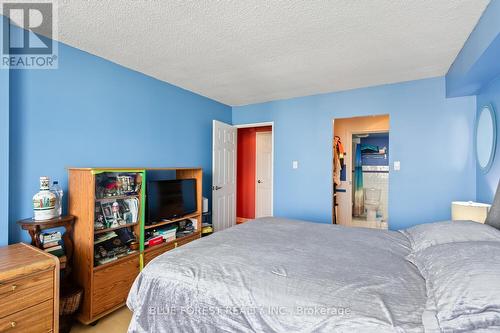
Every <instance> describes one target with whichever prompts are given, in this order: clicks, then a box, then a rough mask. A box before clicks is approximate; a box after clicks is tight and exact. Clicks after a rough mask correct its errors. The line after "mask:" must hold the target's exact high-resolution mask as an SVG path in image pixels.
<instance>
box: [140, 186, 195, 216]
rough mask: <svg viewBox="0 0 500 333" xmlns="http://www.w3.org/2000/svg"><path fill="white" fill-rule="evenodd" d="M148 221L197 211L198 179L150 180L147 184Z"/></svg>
mask: <svg viewBox="0 0 500 333" xmlns="http://www.w3.org/2000/svg"><path fill="white" fill-rule="evenodd" d="M146 191H147V197H146V202H147V209H148V223H149V224H151V223H157V222H160V221H162V220H171V219H175V218H180V217H182V216H184V215H187V214H191V213H194V212H196V210H197V208H198V207H197V203H196V179H175V180H159V181H150V182H148V184H147V190H146Z"/></svg>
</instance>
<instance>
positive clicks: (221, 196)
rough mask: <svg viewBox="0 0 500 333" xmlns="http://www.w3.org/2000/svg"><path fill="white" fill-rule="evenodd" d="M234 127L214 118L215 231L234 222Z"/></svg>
mask: <svg viewBox="0 0 500 333" xmlns="http://www.w3.org/2000/svg"><path fill="white" fill-rule="evenodd" d="M236 135H237V130H236V128H235V127H233V126H231V125H228V124H225V123H222V122H220V121H217V120H214V123H213V149H212V151H213V155H212V173H213V176H212V223H213V227H214V230H215V231H221V230H224V229H226V228H229V227H232V226H233V225H235V224H236Z"/></svg>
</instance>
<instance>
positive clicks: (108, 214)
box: [101, 202, 114, 226]
mask: <svg viewBox="0 0 500 333" xmlns="http://www.w3.org/2000/svg"><path fill="white" fill-rule="evenodd" d="M101 210H102V215H104V219H105V220H106V224H107V225H108V226H109V225H111V224H112V223H113V221H114V217H113V203H112V202H101Z"/></svg>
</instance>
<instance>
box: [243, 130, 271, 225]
mask: <svg viewBox="0 0 500 333" xmlns="http://www.w3.org/2000/svg"><path fill="white" fill-rule="evenodd" d="M237 147H238V149H237V163H236V164H237V168H236V170H237V171H236V174H237V177H236V198H237V200H236V223H243V222H246V221H248V220H252V219H255V218H259V217H266V216H272V215H273V208H272V206H273V205H272V201H273V127H272V125H259V126H253V125H244V126H242V127H240V126H238V140H237Z"/></svg>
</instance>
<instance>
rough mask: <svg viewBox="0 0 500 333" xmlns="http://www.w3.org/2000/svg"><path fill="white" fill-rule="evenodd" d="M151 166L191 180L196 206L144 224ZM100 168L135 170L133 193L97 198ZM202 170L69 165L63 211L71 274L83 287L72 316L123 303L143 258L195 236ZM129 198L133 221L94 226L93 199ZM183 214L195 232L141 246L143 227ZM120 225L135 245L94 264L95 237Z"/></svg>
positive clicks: (91, 316)
mask: <svg viewBox="0 0 500 333" xmlns="http://www.w3.org/2000/svg"><path fill="white" fill-rule="evenodd" d="M152 171H172V173H171V174H173V177H174V178H175V179H192V178H194V179H196V190H197V198H196V199H197V211H196V212H194V213H193V214H189V215H187V216H185V217H183V218H179V219H174V220H171V221H165V222H161V223H157V224H154V225H148V226H145V207H146V205H145V204H146V199H147V198H146V178H147V174H148V172H152ZM105 173H110V174H136V182H139V183H140V184H141V185H140V191H139V193H136V194H131V195H113V196H108V197H103V198H97V196H96V177H98V175H102V174H105ZM202 173H203V172H202V169H201V168H70V169H69V181H68V184H69V186H68V187H69V191H68V192H69V193H68V204H69V213H70V214H71V215H74V216H75V218H76V221H75V225H74V256H73V258H74V259H73V266H74V268H73V279H74V280H75V282H76V283H77V284H79V285H80V286H82V287H83V289H84V295H83V302H82V305H81V307H80V312H79V313H78V315H77V319H78V320H79V321H80V322H82V323H84V324H90V323H92V322H95V321H96V320H98V319H99V318H101V317H103V316H105V315H107V314H109V313H110V312H112V311H114V310H116V309H118V308H120V307H121V306H123V305H124V304H125V302H126V299H127V295H128V293H129V291H130V287H131V286H132V283H133V282H134V280H135V278H136V277H137V275H138V274H139V272H140V270H141V269H142V268H143V267H144V266H145V265H146V264H147V263H148V262H149V261H151V260H152V259H153V258H155V257H157V256H159V255H161V254H163V253H165V252H166V251H170V250H172V249H175V248H176V247H178V246H182V245H184V244H187V243H189V242H191V241H193V240H195V239H198V238H200V236H201V224H202ZM169 174H170V173H169ZM99 177H100V176H99ZM134 197H135V198H137V199H138V200H139V214H138V221H137V222H135V223H128V224H124V225H120V226H117V227H112V228H106V229H99V230H94V221H95V218H96V216H94V214H95V210H96V204H97V205H98V204H99V203H100V202H107V201H116V200H124V199H129V198H134ZM184 219H195V222H196V223H194V227H195V231H194V232H193V233H192V234H189V235H186V236H184V237H181V238H178V239H176V240H174V241H172V242H167V243H163V244H160V245H157V246H152V247H151V248H147V249H146V248H145V246H144V241H145V240H144V232H145V230H147V229H152V228H158V227H161V226H165V225H168V224H172V223H176V222H179V221H182V220H184ZM122 228H129V229H131V230H132V231H133V232H134V234H135V235H136V238H137V239H138V241H139V250H137V251H136V252H133V253H129V254H127V255H125V256H122V257H119V258H118V259H115V260H112V261H110V262H107V263H104V264H102V265H96V263H94V245H95V244H94V239H95V236H96V235H102V234H105V233H106V232H111V231H115V230H118V229H122Z"/></svg>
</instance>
